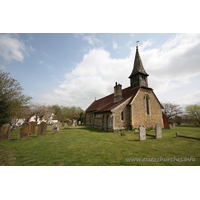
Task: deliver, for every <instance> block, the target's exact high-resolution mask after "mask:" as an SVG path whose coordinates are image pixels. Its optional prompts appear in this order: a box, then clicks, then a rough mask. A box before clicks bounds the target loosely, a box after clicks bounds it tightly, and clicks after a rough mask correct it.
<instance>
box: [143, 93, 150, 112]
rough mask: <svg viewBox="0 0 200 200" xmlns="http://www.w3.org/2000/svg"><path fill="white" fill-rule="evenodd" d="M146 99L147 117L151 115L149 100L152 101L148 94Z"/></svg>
mask: <svg viewBox="0 0 200 200" xmlns="http://www.w3.org/2000/svg"><path fill="white" fill-rule="evenodd" d="M144 98H145V101H146V113H147V115H149V114H150V112H149V100H150V97H149V95H148V94H146V95H145V96H144Z"/></svg>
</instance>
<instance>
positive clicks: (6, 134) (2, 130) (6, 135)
mask: <svg viewBox="0 0 200 200" xmlns="http://www.w3.org/2000/svg"><path fill="white" fill-rule="evenodd" d="M10 132H11V126H10V124H4V125H3V126H2V127H0V140H9V139H10Z"/></svg>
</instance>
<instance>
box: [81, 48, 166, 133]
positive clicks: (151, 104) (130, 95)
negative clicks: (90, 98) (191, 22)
mask: <svg viewBox="0 0 200 200" xmlns="http://www.w3.org/2000/svg"><path fill="white" fill-rule="evenodd" d="M148 76H149V74H147V72H146V71H145V69H144V67H143V64H142V60H141V58H140V54H139V51H138V46H136V54H135V61H134V65H133V70H132V73H131V74H130V76H129V79H130V87H127V88H125V89H122V85H120V84H117V82H116V84H115V86H114V93H112V94H110V95H108V96H105V97H103V98H101V99H98V100H95V101H94V102H93V103H92V104H91V105H90V106H89V107H88V108H87V109H86V115H85V122H86V124H88V125H91V126H93V127H94V128H98V129H103V130H108V131H113V130H118V129H125V128H131V129H133V128H138V127H139V126H140V124H144V125H145V127H146V128H155V125H156V124H157V123H160V124H162V127H163V128H164V123H163V113H162V109H163V106H162V105H161V103H160V102H159V100H158V98H157V97H156V95H155V93H154V92H153V89H152V88H149V87H148Z"/></svg>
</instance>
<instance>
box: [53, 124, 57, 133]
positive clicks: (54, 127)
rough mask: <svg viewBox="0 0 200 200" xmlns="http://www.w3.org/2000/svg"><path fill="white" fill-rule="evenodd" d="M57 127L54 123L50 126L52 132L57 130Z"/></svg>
mask: <svg viewBox="0 0 200 200" xmlns="http://www.w3.org/2000/svg"><path fill="white" fill-rule="evenodd" d="M57 126H58V124H57V123H54V124H53V126H52V131H55V130H57Z"/></svg>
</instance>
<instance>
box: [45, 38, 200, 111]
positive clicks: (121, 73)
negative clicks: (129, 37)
mask: <svg viewBox="0 0 200 200" xmlns="http://www.w3.org/2000/svg"><path fill="white" fill-rule="evenodd" d="M152 43H153V42H150V41H146V42H143V44H142V46H139V52H140V56H141V59H142V62H143V66H144V68H145V70H146V71H147V73H148V74H149V75H150V76H149V87H151V88H153V89H155V91H156V94H157V93H158V94H159V93H163V92H167V91H170V90H172V89H174V88H180V87H184V86H185V85H187V84H188V83H189V82H190V78H191V77H194V76H197V75H199V74H200V68H199V63H200V57H199V55H200V35H198V34H178V35H177V36H175V37H174V38H172V39H171V40H169V41H167V42H166V43H165V44H163V46H162V47H161V48H160V49H155V48H154V49H147V50H145V48H146V47H147V46H151V45H152ZM130 55H131V56H129V57H127V58H124V59H112V58H111V57H110V53H109V52H108V51H105V50H104V49H93V50H90V51H89V52H88V53H87V54H85V55H84V57H83V60H82V62H80V63H78V64H77V65H76V67H75V68H74V69H73V70H72V71H71V72H70V73H67V74H65V81H64V82H63V83H62V84H60V86H59V87H58V88H57V89H55V90H54V91H53V93H52V94H43V95H41V96H42V98H41V101H43V102H46V103H49V104H57V103H58V104H59V105H64V106H73V105H74V106H80V107H82V108H83V109H86V108H87V107H88V106H89V105H90V104H91V103H92V102H93V100H94V98H95V97H97V99H99V98H102V97H104V96H106V95H108V94H110V93H113V91H114V88H113V87H114V85H115V82H118V83H120V84H122V88H126V87H129V85H130V83H129V82H130V81H129V79H128V77H129V75H130V73H131V71H132V69H133V61H134V57H133V55H135V48H134V49H132V53H131V54H130ZM41 62H42V61H41ZM194 95H196V96H195V97H196V99H197V100H198V99H199V96H200V93H199V91H198V92H196V93H194ZM194 95H193V96H194ZM185 99H187V100H184V99H182V101H183V102H190V100H191V102H193V101H192V98H190V96H186V97H185ZM179 103H180V102H179Z"/></svg>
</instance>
